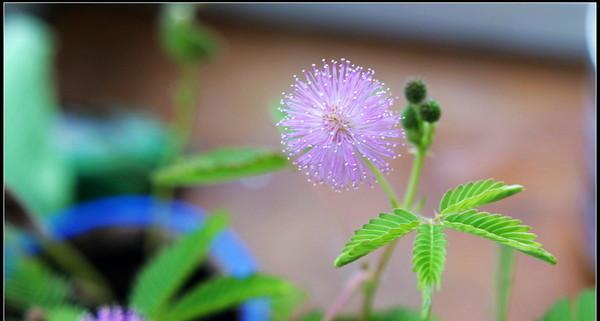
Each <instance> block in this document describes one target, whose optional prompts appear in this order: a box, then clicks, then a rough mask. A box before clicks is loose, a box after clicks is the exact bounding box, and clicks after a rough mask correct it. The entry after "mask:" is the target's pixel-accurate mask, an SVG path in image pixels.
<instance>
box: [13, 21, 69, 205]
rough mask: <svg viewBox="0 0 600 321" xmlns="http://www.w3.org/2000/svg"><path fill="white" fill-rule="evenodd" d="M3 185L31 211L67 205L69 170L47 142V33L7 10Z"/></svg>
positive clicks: (51, 109) (50, 102)
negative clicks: (9, 13) (4, 183)
mask: <svg viewBox="0 0 600 321" xmlns="http://www.w3.org/2000/svg"><path fill="white" fill-rule="evenodd" d="M4 35H5V39H4V93H5V94H4V95H5V96H4V117H5V120H4V128H5V129H4V134H5V141H4V143H5V145H4V146H5V147H4V164H5V177H6V178H5V179H6V181H5V182H6V186H7V187H8V188H9V189H10V190H12V192H13V193H14V195H15V196H16V197H17V198H19V199H20V200H21V201H22V202H23V204H24V205H25V207H26V208H27V209H28V210H29V211H30V212H31V213H34V214H36V215H46V214H48V213H52V212H55V211H57V210H59V209H61V208H63V207H65V206H67V205H68V204H69V203H70V202H71V199H72V191H73V183H74V180H73V173H72V172H71V171H70V169H69V168H68V167H67V165H66V164H65V163H64V161H63V160H62V159H61V157H60V155H59V154H58V151H57V150H56V149H55V148H53V146H52V145H51V136H52V127H53V125H54V122H55V119H56V117H57V113H56V110H57V108H56V106H57V100H56V95H55V92H54V82H53V81H54V79H53V70H52V60H53V57H54V44H53V38H52V35H51V34H50V31H49V29H48V27H47V26H46V25H45V24H43V23H42V22H41V21H39V20H37V19H36V18H34V17H31V16H26V15H22V14H13V15H9V16H7V17H6V19H5V29H4Z"/></svg>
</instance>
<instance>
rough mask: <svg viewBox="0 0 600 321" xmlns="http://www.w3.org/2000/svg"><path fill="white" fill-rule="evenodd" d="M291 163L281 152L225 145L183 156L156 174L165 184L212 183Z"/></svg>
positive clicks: (267, 171) (160, 181)
mask: <svg viewBox="0 0 600 321" xmlns="http://www.w3.org/2000/svg"><path fill="white" fill-rule="evenodd" d="M287 165H288V161H287V157H286V156H285V155H282V154H281V153H279V152H274V151H270V150H265V149H254V148H224V149H218V150H213V151H210V152H207V153H203V154H202V155H199V156H193V157H190V158H184V159H181V160H179V161H177V162H175V163H174V164H171V165H168V166H166V167H163V168H160V169H158V170H157V171H156V172H155V173H154V174H153V177H152V178H153V181H154V183H156V184H159V185H163V186H172V187H175V186H190V185H208V184H216V183H221V182H226V181H231V180H236V179H240V178H244V177H248V176H255V175H262V174H266V173H269V172H272V171H276V170H279V169H281V168H284V167H285V166H287Z"/></svg>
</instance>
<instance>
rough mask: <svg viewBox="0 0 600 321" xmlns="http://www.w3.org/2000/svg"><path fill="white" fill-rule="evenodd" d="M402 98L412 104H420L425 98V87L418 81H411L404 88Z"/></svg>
mask: <svg viewBox="0 0 600 321" xmlns="http://www.w3.org/2000/svg"><path fill="white" fill-rule="evenodd" d="M404 96H406V99H407V100H408V101H409V102H411V103H413V104H420V103H421V102H422V101H423V99H425V97H426V96H427V86H426V85H425V83H424V82H423V81H421V80H419V79H415V80H411V81H409V82H408V83H407V84H406V87H404Z"/></svg>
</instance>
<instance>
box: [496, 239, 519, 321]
mask: <svg viewBox="0 0 600 321" xmlns="http://www.w3.org/2000/svg"><path fill="white" fill-rule="evenodd" d="M514 266H515V251H514V250H513V249H511V248H509V247H507V246H504V245H499V248H498V267H497V270H496V321H506V317H507V315H508V303H509V299H510V291H511V288H512V278H513V271H514Z"/></svg>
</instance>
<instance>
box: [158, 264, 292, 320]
mask: <svg viewBox="0 0 600 321" xmlns="http://www.w3.org/2000/svg"><path fill="white" fill-rule="evenodd" d="M298 292H299V290H297V289H296V288H295V287H294V286H293V285H292V284H291V283H289V282H287V281H285V280H282V279H279V278H275V277H270V276H264V275H253V276H249V277H247V278H243V279H240V278H235V277H219V278H215V279H212V280H209V281H207V282H204V283H202V284H199V285H198V286H196V287H195V288H193V289H192V290H190V291H189V292H188V293H187V294H185V295H184V296H183V297H182V298H181V299H180V300H178V301H177V302H175V303H174V304H173V305H172V307H170V308H169V309H167V310H166V312H165V315H164V317H161V318H160V319H161V320H168V321H187V320H190V319H195V318H199V317H204V316H207V315H210V314H213V313H216V312H219V311H222V310H224V309H227V308H230V307H233V306H237V305H239V304H240V303H242V302H244V301H246V300H249V299H252V298H259V297H269V298H271V300H272V303H271V304H272V305H279V309H275V311H274V312H277V313H276V314H277V315H276V316H275V315H274V316H273V320H282V321H283V320H288V318H289V315H290V312H291V310H293V307H295V304H292V306H289V305H288V303H290V298H292V301H293V303H295V301H296V298H297V297H298V295H297V293H298ZM282 300H283V301H285V305H286V307H285V308H284V309H283V310H282V309H281V305H280V303H281V301H282Z"/></svg>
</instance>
